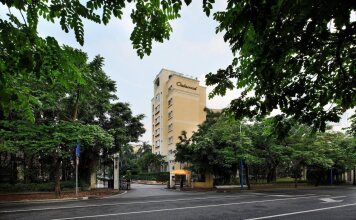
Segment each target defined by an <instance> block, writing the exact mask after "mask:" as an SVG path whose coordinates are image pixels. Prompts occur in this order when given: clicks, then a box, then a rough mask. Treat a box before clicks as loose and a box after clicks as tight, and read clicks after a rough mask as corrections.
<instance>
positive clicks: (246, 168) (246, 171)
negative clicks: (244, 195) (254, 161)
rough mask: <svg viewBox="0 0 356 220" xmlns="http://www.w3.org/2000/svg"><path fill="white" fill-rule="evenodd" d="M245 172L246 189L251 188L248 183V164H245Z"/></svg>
mask: <svg viewBox="0 0 356 220" xmlns="http://www.w3.org/2000/svg"><path fill="white" fill-rule="evenodd" d="M245 173H246V185H247V189H249V190H250V189H251V184H250V178H249V176H250V172H249V168H248V165H247V164H245Z"/></svg>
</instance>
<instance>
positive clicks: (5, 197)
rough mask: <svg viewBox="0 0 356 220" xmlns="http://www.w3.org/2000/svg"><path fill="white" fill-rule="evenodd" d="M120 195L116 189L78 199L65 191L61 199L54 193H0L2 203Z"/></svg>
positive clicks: (98, 191)
mask: <svg viewBox="0 0 356 220" xmlns="http://www.w3.org/2000/svg"><path fill="white" fill-rule="evenodd" d="M118 193H119V190H114V189H94V190H90V191H81V192H78V197H76V195H75V191H64V192H62V194H61V198H56V197H55V194H54V192H13V193H12V192H10V193H7V192H2V193H0V203H9V202H39V201H68V200H79V199H89V198H101V197H106V196H110V195H114V194H118Z"/></svg>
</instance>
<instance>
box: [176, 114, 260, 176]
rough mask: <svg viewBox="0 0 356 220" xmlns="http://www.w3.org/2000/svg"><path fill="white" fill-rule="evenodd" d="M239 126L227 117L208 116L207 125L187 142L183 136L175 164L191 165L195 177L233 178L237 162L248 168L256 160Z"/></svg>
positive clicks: (247, 139) (240, 125)
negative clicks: (197, 175) (208, 175)
mask: <svg viewBox="0 0 356 220" xmlns="http://www.w3.org/2000/svg"><path fill="white" fill-rule="evenodd" d="M242 126H243V125H242V124H241V123H240V122H238V121H236V120H234V119H233V118H232V117H231V116H229V115H224V114H223V115H220V116H217V115H216V114H214V113H212V112H208V116H207V121H206V122H204V123H203V124H202V125H201V126H200V127H199V129H198V131H197V132H196V133H194V134H193V135H192V137H191V138H190V139H187V137H186V134H185V132H183V133H182V136H181V137H180V142H179V143H178V144H177V150H176V161H178V162H188V163H191V164H192V169H193V170H194V171H195V172H197V173H202V174H205V173H212V174H215V175H218V176H225V177H229V176H231V175H234V174H236V171H237V169H238V166H239V161H240V159H244V160H245V161H246V163H249V164H253V163H255V162H257V160H258V159H257V158H256V157H255V156H254V155H253V154H252V152H251V140H250V139H249V138H248V137H246V135H245V131H244V127H243V128H242ZM241 131H243V132H241Z"/></svg>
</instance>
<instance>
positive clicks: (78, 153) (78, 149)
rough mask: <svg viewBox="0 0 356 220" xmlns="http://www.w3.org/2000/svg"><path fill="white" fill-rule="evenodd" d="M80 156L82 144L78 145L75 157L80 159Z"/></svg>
mask: <svg viewBox="0 0 356 220" xmlns="http://www.w3.org/2000/svg"><path fill="white" fill-rule="evenodd" d="M79 155H80V144H77V147H76V148H75V156H77V157H79Z"/></svg>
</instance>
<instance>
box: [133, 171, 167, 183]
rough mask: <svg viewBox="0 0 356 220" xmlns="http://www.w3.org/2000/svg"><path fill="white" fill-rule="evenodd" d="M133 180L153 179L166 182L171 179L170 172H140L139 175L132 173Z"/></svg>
mask: <svg viewBox="0 0 356 220" xmlns="http://www.w3.org/2000/svg"><path fill="white" fill-rule="evenodd" d="M131 179H132V180H151V181H160V182H165V181H169V172H160V173H140V174H137V175H131Z"/></svg>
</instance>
